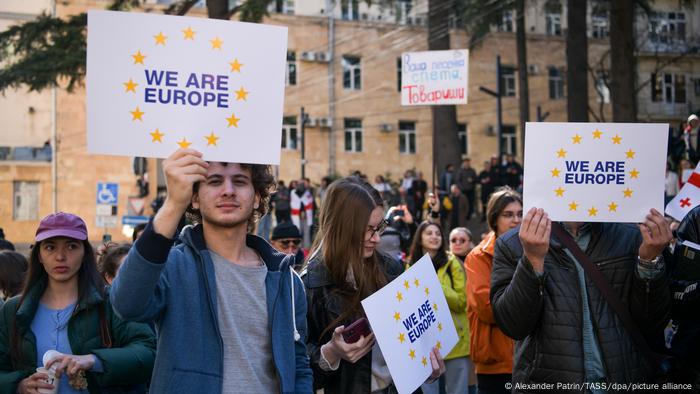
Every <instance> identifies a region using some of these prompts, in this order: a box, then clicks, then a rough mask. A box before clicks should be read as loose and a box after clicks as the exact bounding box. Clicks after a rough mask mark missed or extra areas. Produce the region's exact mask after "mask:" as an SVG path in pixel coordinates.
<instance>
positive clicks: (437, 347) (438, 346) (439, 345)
mask: <svg viewBox="0 0 700 394" xmlns="http://www.w3.org/2000/svg"><path fill="white" fill-rule="evenodd" d="M435 348H436V349H437V350H440V349H442V343H440V341H437V343H436V344H435Z"/></svg>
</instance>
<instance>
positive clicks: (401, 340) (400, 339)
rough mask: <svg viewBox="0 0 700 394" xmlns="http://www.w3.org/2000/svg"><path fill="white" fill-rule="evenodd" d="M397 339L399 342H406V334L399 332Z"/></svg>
mask: <svg viewBox="0 0 700 394" xmlns="http://www.w3.org/2000/svg"><path fill="white" fill-rule="evenodd" d="M398 340H399V342H400V343H404V342H406V334H404V333H400V334H399V338H398Z"/></svg>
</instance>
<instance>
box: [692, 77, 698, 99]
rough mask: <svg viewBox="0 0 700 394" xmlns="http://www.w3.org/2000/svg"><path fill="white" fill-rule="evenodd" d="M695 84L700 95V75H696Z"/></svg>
mask: <svg viewBox="0 0 700 394" xmlns="http://www.w3.org/2000/svg"><path fill="white" fill-rule="evenodd" d="M693 84H694V86H695V89H694V90H695V95H696V96H700V77H696V78H695V80H694V81H693Z"/></svg>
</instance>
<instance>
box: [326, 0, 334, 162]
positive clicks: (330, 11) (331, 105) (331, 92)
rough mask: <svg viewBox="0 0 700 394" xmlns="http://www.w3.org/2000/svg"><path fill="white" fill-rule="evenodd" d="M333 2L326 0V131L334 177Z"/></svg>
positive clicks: (329, 160) (332, 0)
mask: <svg viewBox="0 0 700 394" xmlns="http://www.w3.org/2000/svg"><path fill="white" fill-rule="evenodd" d="M334 8H335V1H334V0H326V15H328V55H329V58H330V59H329V62H328V118H329V119H330V120H331V122H330V123H331V124H330V125H329V130H328V174H329V175H331V176H333V175H335V138H336V135H335V123H336V121H335V17H334V16H333V10H334Z"/></svg>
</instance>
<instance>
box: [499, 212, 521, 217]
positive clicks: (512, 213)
mask: <svg viewBox="0 0 700 394" xmlns="http://www.w3.org/2000/svg"><path fill="white" fill-rule="evenodd" d="M516 216H517V217H519V218H520V219H522V218H523V211H518V212H517V213H516V212H512V211H505V212H501V217H502V218H506V219H513V218H515V217H516Z"/></svg>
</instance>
